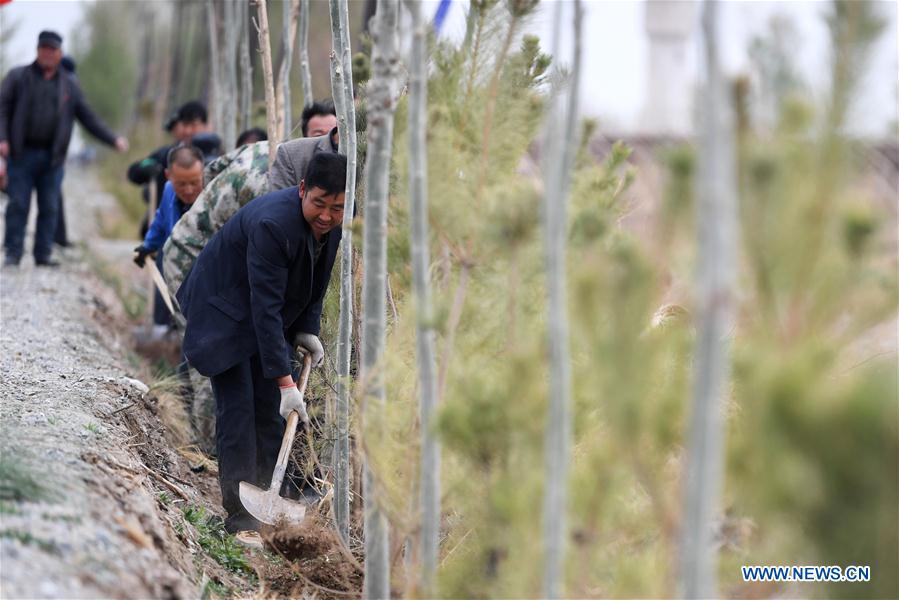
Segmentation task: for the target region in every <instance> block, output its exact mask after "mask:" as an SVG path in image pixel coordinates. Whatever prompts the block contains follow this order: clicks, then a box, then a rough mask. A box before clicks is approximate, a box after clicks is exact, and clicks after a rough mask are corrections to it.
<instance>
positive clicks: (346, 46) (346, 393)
mask: <svg viewBox="0 0 899 600" xmlns="http://www.w3.org/2000/svg"><path fill="white" fill-rule="evenodd" d="M307 8H308V7H307ZM330 9H331V10H330V12H331V36H332V46H333V49H332V57H333V58H332V60H331V86H332V88H333V94H334V99H335V107H336V108H337V109H338V114H337V118H338V121H339V123H340V139H341V147H340V151H341V152H342V153H344V154H346V156H347V177H346V196H345V199H344V212H343V238H342V241H341V244H340V252H341V255H340V265H341V268H340V317H339V325H338V339H337V443H336V448H335V455H334V457H335V461H334V462H335V464H334V470H335V482H336V485H335V496H336V497H335V511H334V512H335V519H336V521H337V531H338V532H339V533H340V536H341V537H342V538H343V540H344V541H345V542H349V524H350V460H349V455H350V441H349V428H350V426H349V422H350V362H351V353H352V343H351V340H352V335H353V230H352V224H353V213H354V210H353V208H354V204H355V198H356V111H355V107H354V103H353V79H352V76H353V74H352V71H347V70H346V69H345V68H344V67H345V65H346V64H347V63H348V61H349V58H348V57H349V56H350V42H349V35H348V34H347V24H348V21H349V19H348V7H347V0H331V5H330ZM302 52H303V48H302V47H301V53H302ZM307 69H308V65H307Z"/></svg>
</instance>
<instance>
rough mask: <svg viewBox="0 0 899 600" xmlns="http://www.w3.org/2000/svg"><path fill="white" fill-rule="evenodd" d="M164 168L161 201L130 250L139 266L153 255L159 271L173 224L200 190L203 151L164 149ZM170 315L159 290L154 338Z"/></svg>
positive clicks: (166, 325)
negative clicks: (138, 239) (164, 245)
mask: <svg viewBox="0 0 899 600" xmlns="http://www.w3.org/2000/svg"><path fill="white" fill-rule="evenodd" d="M166 164H167V165H169V167H168V168H167V169H166V170H165V176H166V179H167V180H168V181H166V184H165V188H164V189H163V192H162V201H161V202H160V204H159V208H157V209H156V215H155V216H154V218H153V224H152V225H151V226H150V229H149V230H148V231H147V235H146V236H145V237H144V241H143V243H142V244H141V245H140V246H138V247H137V248H135V249H134V251H135V252H136V253H137V255H136V256H135V257H134V262H135V264H137V266H139V267H141V268H143V266H144V261H146V259H147V257H148V256H150V255H151V254H156V259H155V260H156V266H157V267H159V269H160V272H161V271H162V246H163V244H165V242H166V240H167V239H169V236H170V235H171V234H172V229H173V228H174V227H175V223H177V222H178V220H179V219H180V218H181V217H182V216H183V215H184V213H186V212H187V211H188V210H190V207H191V206H193V203H194V202H196V201H197V197H198V196H199V195H200V192H202V191H203V153H202V151H200V149H199V148H197V147H195V146H190V145H181V146H175V147H174V148H172V149H171V150H169V152H168V156H167V157H166ZM171 321H172V320H171V315H169V314H168V309H167V308H166V306H165V304H164V303H163V300H162V297H161V296H160V292H159V290H157V292H156V302H155V305H154V309H153V324H154V331H153V336H154V338H159V337H162V336H164V335H165V334H166V333H167V332H168V328H169V326H170V325H171Z"/></svg>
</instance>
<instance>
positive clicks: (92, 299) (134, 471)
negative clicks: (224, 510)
mask: <svg viewBox="0 0 899 600" xmlns="http://www.w3.org/2000/svg"><path fill="white" fill-rule="evenodd" d="M65 193H66V202H67V206H68V211H67V214H68V216H69V219H70V229H71V231H70V236H71V237H72V238H74V239H75V240H82V241H83V240H86V241H87V244H86V245H87V247H88V248H89V252H90V253H91V254H93V255H95V256H98V255H99V256H101V257H102V258H103V260H105V261H106V262H109V263H110V264H116V265H121V264H122V263H123V261H127V252H128V250H129V249H130V248H132V247H133V245H134V244H133V243H132V242H128V241H123V242H108V241H103V240H99V239H97V236H96V233H95V229H96V226H95V224H96V219H95V211H97V210H115V208H114V206H115V203H114V200H113V199H112V198H110V197H109V196H107V195H105V194H103V193H101V192H99V188H98V185H97V182H96V179H95V178H94V177H93V176H92V175H91V173H90V172H89V171H82V172H80V173H79V174H78V176H77V184H76V178H75V177H73V175H72V173H70V174H69V177H68V178H67V184H66V190H65ZM33 218H34V217H33V215H32V222H33ZM29 249H30V239H29V243H28V245H27V246H26V257H25V258H24V259H23V261H22V266H21V267H20V268H18V269H4V270H3V271H2V273H0V415H2V418H0V499H2V503H0V596H2V597H3V598H97V597H118V598H125V597H129V598H136V597H154V598H165V597H199V596H200V594H201V591H200V589H199V588H198V584H197V583H196V582H195V581H192V580H195V579H197V577H195V575H196V573H193V572H192V571H193V570H194V569H193V565H192V562H193V561H192V560H191V558H190V554H191V548H190V545H189V544H188V545H185V544H184V543H183V542H182V541H181V540H179V539H178V536H177V535H176V534H175V529H176V527H173V526H172V525H173V523H172V517H171V514H170V511H167V510H165V507H164V506H162V503H161V502H160V501H159V498H160V490H166V489H167V488H168V487H169V486H167V485H165V483H166V482H164V481H160V479H164V478H166V477H167V475H165V476H163V477H162V478H160V475H159V471H158V470H154V472H151V470H149V469H148V468H147V467H146V466H145V464H146V463H147V460H146V452H147V451H148V447H154V446H156V447H157V448H154V450H153V451H154V452H155V453H156V454H159V455H160V456H159V457H157V458H160V462H159V464H161V465H163V467H164V468H166V469H169V471H166V473H167V474H168V473H171V476H172V477H176V475H174V473H175V472H176V471H177V472H181V471H183V470H184V466H183V465H182V464H180V463H179V461H178V457H176V456H172V455H174V451H173V450H170V449H168V448H167V447H166V444H165V442H164V438H163V437H162V435H161V433H160V431H161V426H160V425H159V423H158V419H156V418H155V416H154V415H153V414H152V410H150V408H152V399H151V398H148V397H147V394H146V391H147V388H146V386H145V385H144V384H143V383H141V382H140V381H138V380H137V378H138V377H139V373H140V372H141V366H140V363H139V361H137V360H136V359H134V358H133V357H132V358H131V359H130V360H129V359H127V358H126V357H127V356H128V352H127V344H126V343H123V341H122V339H119V338H118V337H117V335H116V333H115V330H114V328H111V325H112V322H113V321H115V320H117V319H118V320H121V316H120V315H119V314H117V312H116V308H115V307H116V304H117V298H116V297H115V295H114V294H113V293H112V292H111V291H110V290H109V288H108V287H106V286H105V285H104V284H102V283H101V282H100V281H99V280H98V279H97V278H96V277H94V275H93V272H92V270H91V269H90V267H88V266H87V264H86V261H85V260H84V257H85V256H86V254H85V251H84V248H82V249H81V250H76V251H73V252H71V253H69V254H68V255H66V256H64V257H63V258H64V261H63V262H64V264H63V266H62V267H61V268H59V269H38V268H36V267H34V266H33V262H32V260H31V259H30V256H28V254H27V252H28V250H29ZM125 264H127V263H125ZM119 312H121V311H120V310H119ZM148 407H149V408H148ZM142 453H143V454H142ZM181 462H183V461H181ZM163 467H160V468H163ZM186 476H188V477H189V476H190V473H189V472H188V473H187V475H186ZM167 481H168V480H167ZM169 483H171V482H170V481H169ZM175 485H177V484H175ZM182 489H185V488H182ZM186 489H187V495H188V497H190V498H191V499H195V500H196V501H197V502H200V501H201V500H202V498H201V497H200V496H199V494H198V492H197V491H196V490H195V489H193V488H192V487H188V488H186ZM168 492H169V494H170V495H174V494H173V493H172V491H171V490H168ZM176 514H177V513H176ZM185 571H187V572H188V573H190V576H188V575H186V574H185Z"/></svg>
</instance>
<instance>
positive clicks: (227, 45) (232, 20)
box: [218, 0, 240, 150]
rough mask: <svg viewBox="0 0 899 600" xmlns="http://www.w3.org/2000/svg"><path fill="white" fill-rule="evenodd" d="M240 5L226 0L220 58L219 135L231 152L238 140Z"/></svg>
mask: <svg viewBox="0 0 899 600" xmlns="http://www.w3.org/2000/svg"><path fill="white" fill-rule="evenodd" d="M238 10H240V3H238V2H235V1H233V0H225V2H224V4H223V12H222V19H223V28H222V29H223V37H224V40H223V41H224V44H223V46H224V47H223V52H222V53H221V55H220V56H219V58H220V60H221V61H222V62H221V66H220V70H221V74H222V83H223V85H222V86H221V87H220V88H219V91H220V92H221V95H222V101H221V102H220V103H219V107H220V108H221V111H222V116H221V126H222V128H221V130H219V131H218V134H219V135H220V136H221V137H222V147H223V149H224V150H230V149H231V148H233V147H234V143H235V141H236V140H237V131H236V129H237V47H238V36H239V35H240V21H239V19H240V16H239V15H238V13H237V11H238Z"/></svg>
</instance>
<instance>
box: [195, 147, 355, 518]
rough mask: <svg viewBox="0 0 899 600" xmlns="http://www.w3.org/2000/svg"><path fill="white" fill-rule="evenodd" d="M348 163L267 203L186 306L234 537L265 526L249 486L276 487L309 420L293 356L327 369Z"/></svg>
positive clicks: (222, 245) (212, 263)
mask: <svg viewBox="0 0 899 600" xmlns="http://www.w3.org/2000/svg"><path fill="white" fill-rule="evenodd" d="M346 165H347V160H346V157H345V156H342V155H338V154H332V153H330V152H329V153H319V154H316V155H315V156H314V157H313V158H312V160H311V161H310V163H309V166H308V167H307V169H306V173H305V175H304V177H303V179H302V180H301V182H300V185H299V187H297V186H294V187H290V188H286V189H283V190H278V191H274V192H271V193H268V194H265V195H264V196H261V197H259V198H257V199H255V200H253V201H252V202H250V203H249V204H247V205H246V206H244V207H243V208H241V209H240V210H239V211H237V213H236V214H235V215H234V216H233V217H231V219H229V220H228V221H227V222H226V223H225V225H224V227H222V229H220V230H219V231H218V232H217V233H216V234H215V235H214V236H212V238H211V239H210V240H209V243H208V244H207V245H206V247H205V248H204V249H203V251H202V252H200V255H199V257H198V258H197V260H196V263H195V264H194V266H193V269H192V270H191V272H190V274H189V275H188V276H187V279H186V280H185V281H184V283H183V284H182V285H181V287H180V288H179V289H178V294H177V298H178V301H179V303H180V304H181V308H182V310H183V312H184V316H185V317H186V318H187V329H186V331H185V334H184V343H183V346H182V349H183V351H184V354H185V356H187V359H188V361H189V362H190V364H191V366H193V367H194V368H195V369H196V370H197V371H199V372H200V373H201V374H203V375H205V376H207V377H210V378H211V380H212V390H213V393H214V395H215V400H216V447H217V450H218V462H219V484H220V486H221V490H222V505H223V506H224V508H225V510H226V511H227V513H228V517H227V519H226V521H225V527H226V529H227V530H228V531H230V532H232V533H233V532H238V531H242V530H254V531H258V530H259V527H260V526H261V524H260V523H259V522H258V521H256V519H254V518H253V517H252V516H250V515H249V514H248V513H247V512H246V511H245V510H244V508H243V506H242V505H241V503H240V497H239V494H238V486H239V483H240V482H241V481H248V482H250V483H252V484H254V485H259V486H261V487H266V486H267V485H268V483H269V481H270V479H269V478H270V477H271V473H272V469H273V468H274V465H275V461H276V459H277V455H278V450H279V447H280V444H281V437H282V436H283V434H284V419H285V418H286V417H287V416H288V415H289V414H290V411H292V410H296V411H297V412H299V414H300V417H301V418H302V419H303V420H308V416H307V415H306V406H305V403H304V402H303V400H302V398H301V396H300V392H299V390H298V389H297V385H296V382H295V381H294V380H293V377H292V375H291V373H292V372H293V370H294V369H293V365H292V358H293V352H292V348H293V346H294V345H296V346H299V347H300V348H301V349H302V350H304V351H305V352H308V353H309V354H311V355H312V364H313V366H318V365H319V364H321V361H322V359H323V358H324V350H323V349H322V344H321V341H320V340H319V339H318V332H319V327H320V321H321V311H322V300H323V298H324V295H325V291H326V290H327V288H328V281H329V280H330V277H331V269H332V267H333V266H334V259H335V257H336V256H337V249H338V246H339V244H340V237H341V230H340V224H341V222H342V220H343V202H344V185H345V182H346Z"/></svg>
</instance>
